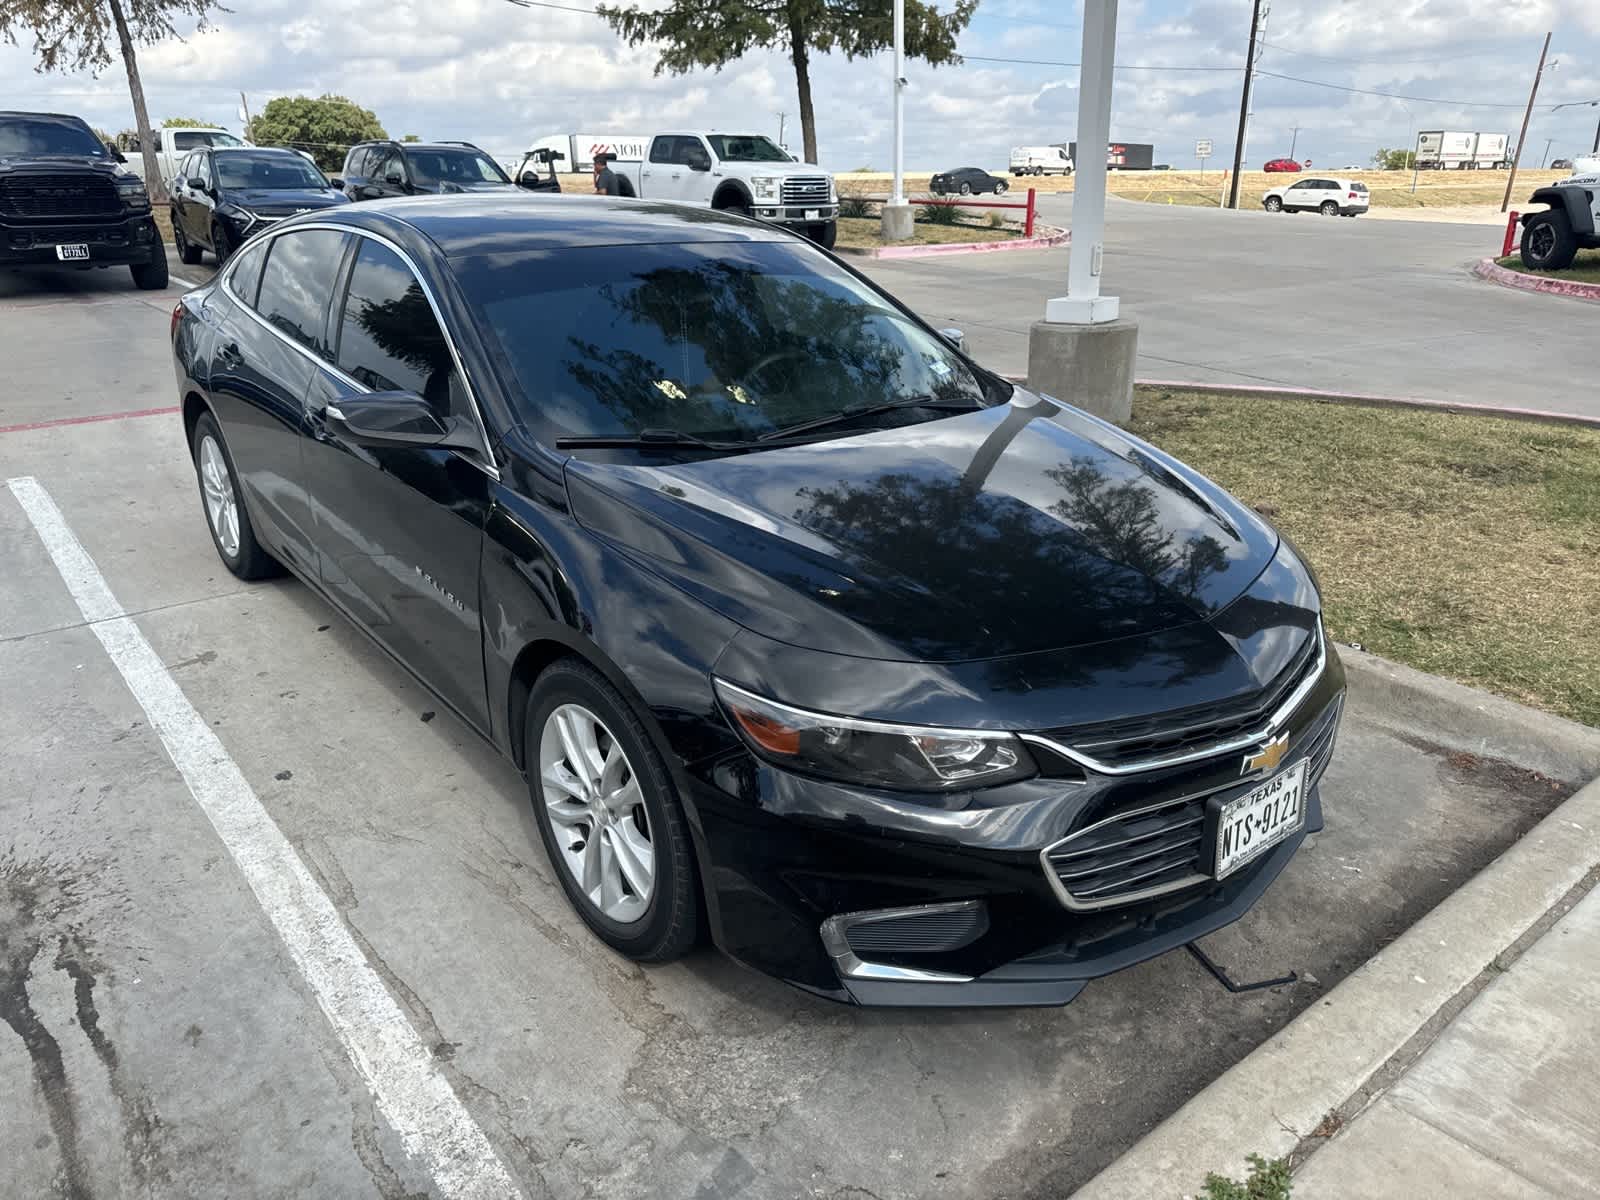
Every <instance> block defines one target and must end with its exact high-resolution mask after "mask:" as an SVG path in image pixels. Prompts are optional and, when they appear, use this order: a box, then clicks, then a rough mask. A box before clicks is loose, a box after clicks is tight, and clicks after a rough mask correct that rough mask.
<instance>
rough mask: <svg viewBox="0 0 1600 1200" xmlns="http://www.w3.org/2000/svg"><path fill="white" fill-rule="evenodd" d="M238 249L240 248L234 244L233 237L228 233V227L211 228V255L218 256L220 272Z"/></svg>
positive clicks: (214, 226)
mask: <svg viewBox="0 0 1600 1200" xmlns="http://www.w3.org/2000/svg"><path fill="white" fill-rule="evenodd" d="M236 249H238V247H236V246H235V245H234V244H233V235H232V234H231V233H229V232H228V227H227V226H226V225H213V226H212V227H211V253H212V254H214V255H215V256H216V259H217V269H218V270H221V268H222V266H223V264H224V263H226V262H227V261H228V260H229V259H230V258H232V257H233V252H234V251H235V250H236Z"/></svg>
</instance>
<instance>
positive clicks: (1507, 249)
mask: <svg viewBox="0 0 1600 1200" xmlns="http://www.w3.org/2000/svg"><path fill="white" fill-rule="evenodd" d="M1521 219H1522V214H1521V213H1519V212H1517V211H1516V210H1514V209H1513V210H1512V212H1511V219H1510V220H1508V221H1507V222H1506V240H1505V241H1504V242H1502V243H1501V245H1500V257H1501V258H1504V257H1505V256H1506V255H1508V254H1510V253H1511V247H1512V246H1513V245H1515V244H1516V240H1517V222H1518V221H1519V220H1521Z"/></svg>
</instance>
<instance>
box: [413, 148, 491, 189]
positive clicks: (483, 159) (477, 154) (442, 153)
mask: <svg viewBox="0 0 1600 1200" xmlns="http://www.w3.org/2000/svg"><path fill="white" fill-rule="evenodd" d="M406 162H408V163H410V164H411V176H412V179H413V180H414V181H415V182H416V183H418V184H420V185H422V186H423V187H438V186H439V185H440V184H441V183H510V182H511V180H510V179H509V178H507V176H506V173H505V172H504V171H502V170H501V169H500V164H499V163H497V162H495V161H494V159H492V158H490V157H489V156H488V155H487V154H485V153H483V152H482V151H481V150H407V151H406Z"/></svg>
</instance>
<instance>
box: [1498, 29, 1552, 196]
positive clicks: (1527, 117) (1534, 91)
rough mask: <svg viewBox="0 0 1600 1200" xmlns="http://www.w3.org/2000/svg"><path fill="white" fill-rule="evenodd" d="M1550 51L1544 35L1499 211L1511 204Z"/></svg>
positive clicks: (1548, 39)
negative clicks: (1534, 104) (1529, 125)
mask: <svg viewBox="0 0 1600 1200" xmlns="http://www.w3.org/2000/svg"><path fill="white" fill-rule="evenodd" d="M1549 53H1550V35H1549V34H1548V33H1546V34H1545V35H1544V48H1543V49H1542V50H1540V51H1539V69H1538V70H1536V71H1535V72H1534V73H1533V87H1532V88H1530V89H1529V90H1528V108H1527V111H1526V112H1524V113H1523V114H1522V132H1521V133H1519V134H1518V135H1517V156H1516V157H1515V158H1513V159H1512V160H1511V176H1510V178H1508V179H1507V180H1506V194H1505V196H1504V198H1503V199H1501V201H1500V211H1501V212H1505V211H1506V209H1507V208H1508V207H1510V205H1511V189H1512V188H1513V187H1515V186H1516V183H1517V168H1518V167H1519V166H1521V165H1522V144H1523V143H1524V142H1525V141H1527V140H1528V122H1529V121H1531V120H1532V119H1533V101H1534V97H1536V96H1537V95H1538V94H1539V80H1540V79H1541V78H1542V77H1543V76H1544V60H1545V56H1546V55H1547V54H1549Z"/></svg>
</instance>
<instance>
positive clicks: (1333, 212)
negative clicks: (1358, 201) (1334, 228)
mask: <svg viewBox="0 0 1600 1200" xmlns="http://www.w3.org/2000/svg"><path fill="white" fill-rule="evenodd" d="M1320 211H1321V212H1322V215H1323V216H1325V217H1337V216H1338V215H1339V206H1338V205H1337V204H1335V203H1334V202H1333V201H1332V200H1324V201H1323V202H1322V205H1321V209H1320Z"/></svg>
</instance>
